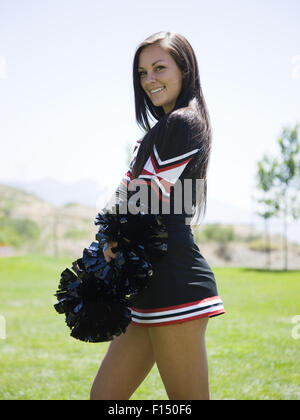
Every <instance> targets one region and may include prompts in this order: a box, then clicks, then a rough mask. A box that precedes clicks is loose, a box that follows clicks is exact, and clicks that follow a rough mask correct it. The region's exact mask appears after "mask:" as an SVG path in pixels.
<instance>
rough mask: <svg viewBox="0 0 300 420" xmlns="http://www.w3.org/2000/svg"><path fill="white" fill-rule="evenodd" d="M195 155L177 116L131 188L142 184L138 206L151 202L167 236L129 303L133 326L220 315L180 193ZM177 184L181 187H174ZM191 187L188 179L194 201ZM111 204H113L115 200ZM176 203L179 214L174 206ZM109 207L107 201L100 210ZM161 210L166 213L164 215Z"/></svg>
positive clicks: (126, 182)
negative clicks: (141, 200)
mask: <svg viewBox="0 0 300 420" xmlns="http://www.w3.org/2000/svg"><path fill="white" fill-rule="evenodd" d="M169 130H170V129H169ZM164 140H165V141H164ZM142 141H143V140H138V141H137V143H136V145H135V147H134V150H133V154H132V157H131V160H130V164H129V169H128V170H127V172H126V173H125V175H124V177H123V179H122V181H121V183H120V185H119V187H118V189H117V191H118V194H120V191H122V190H123V192H124V191H125V190H128V188H129V185H130V182H132V181H133V179H132V170H133V166H134V164H135V161H136V158H137V154H138V151H139V148H140V145H141V143H142ZM197 153H201V150H200V148H199V144H198V143H196V142H194V141H193V140H192V136H190V135H189V126H188V124H187V123H186V122H185V120H184V119H182V118H181V119H177V121H176V123H175V124H174V125H173V126H172V132H171V133H170V132H169V133H168V136H167V140H166V139H165V138H160V139H158V141H156V142H155V144H154V146H153V149H152V151H151V153H150V156H149V157H148V159H147V161H146V163H145V165H144V168H143V170H142V171H141V173H140V175H139V176H138V178H136V179H135V180H134V181H135V183H136V185H138V184H139V183H141V185H143V186H146V187H147V188H148V200H149V201H148V202H147V204H145V203H143V205H144V210H146V213H147V212H149V213H151V206H152V207H153V203H154V204H155V205H154V207H155V206H157V208H158V209H159V213H160V214H162V216H161V217H162V220H163V223H164V224H165V226H166V227H167V232H168V248H167V253H166V255H164V256H163V257H162V258H161V259H160V260H159V261H154V262H153V276H152V277H151V279H150V282H149V285H148V287H146V288H145V289H143V290H142V291H141V292H139V293H138V294H137V295H135V296H134V297H133V298H131V299H130V301H129V302H130V305H129V306H128V308H129V309H130V311H131V322H132V324H134V325H139V326H145V327H155V326H162V325H169V324H176V323H182V322H187V321H190V320H193V319H197V318H202V317H214V316H216V315H220V314H223V313H224V312H225V310H224V306H223V302H222V299H221V298H220V297H219V295H218V291H217V285H216V279H215V276H214V273H213V271H212V269H211V267H210V266H209V264H208V263H207V261H206V260H205V258H204V256H203V255H202V254H201V252H200V249H199V247H198V246H197V244H196V243H195V240H194V235H193V232H192V229H191V225H190V221H191V216H193V214H194V213H193V212H194V207H193V206H192V207H191V211H186V209H185V207H184V194H185V189H186V186H187V185H188V186H189V187H190V186H191V184H188V183H185V179H187V176H186V173H187V169H188V168H189V167H190V165H193V159H194V158H195V156H196V154H197ZM179 184H180V185H181V189H178V188H177V186H178V185H179ZM176 188H177V189H176ZM195 188H196V187H195V179H193V180H192V202H193V203H194V201H193V200H194V196H195V191H196V189H195ZM176 191H177V192H176ZM178 191H180V197H181V198H180V200H179V201H178V194H177V193H178ZM176 194H177V195H176ZM175 196H176V197H177V201H175ZM150 197H151V200H150ZM111 200H112V202H115V198H112V199H111ZM180 202H181V204H182V207H181V212H179V211H178V209H177V210H176V206H175V203H177V204H176V205H178V203H180ZM150 203H151V204H150ZM109 206H110V204H109V203H108V204H107V205H106V207H105V208H104V210H107V208H108V207H109ZM179 207H180V206H179ZM163 208H165V209H166V208H167V211H165V212H164V211H163V210H162V209H163ZM179 210H180V209H179ZM152 213H153V211H152Z"/></svg>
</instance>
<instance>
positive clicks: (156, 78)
mask: <svg viewBox="0 0 300 420" xmlns="http://www.w3.org/2000/svg"><path fill="white" fill-rule="evenodd" d="M138 73H139V76H140V82H141V86H142V88H143V89H144V91H145V92H146V95H148V97H149V98H150V99H151V101H152V103H153V105H154V106H161V107H163V110H164V111H165V114H167V113H168V112H170V111H171V110H172V109H173V108H174V106H175V103H176V100H177V98H178V96H179V94H180V92H181V86H182V72H181V70H180V68H179V67H178V66H177V64H176V61H175V60H174V59H173V57H172V56H171V55H170V54H169V53H168V52H167V51H165V50H164V49H163V48H161V47H160V46H159V45H157V44H155V45H149V46H148V47H145V48H144V49H143V50H142V51H141V53H140V55H139V63H138ZM157 89H159V90H158V91H157V92H154V91H156V90H157Z"/></svg>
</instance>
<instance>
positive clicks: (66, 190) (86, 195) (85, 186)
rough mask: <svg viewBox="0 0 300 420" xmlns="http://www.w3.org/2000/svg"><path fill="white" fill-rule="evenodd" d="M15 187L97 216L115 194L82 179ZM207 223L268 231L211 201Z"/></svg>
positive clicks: (247, 215) (294, 234) (291, 230)
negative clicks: (72, 204)
mask: <svg viewBox="0 0 300 420" xmlns="http://www.w3.org/2000/svg"><path fill="white" fill-rule="evenodd" d="M10 185H11V186H14V187H18V188H21V189H22V190H24V191H27V192H28V193H29V194H33V195H35V196H36V197H39V198H40V199H42V200H45V201H47V202H48V203H51V204H53V205H55V206H62V205H64V204H66V203H78V204H80V205H82V206H88V207H90V208H93V209H94V213H95V212H97V211H98V210H100V209H101V208H102V206H104V205H105V204H106V203H107V201H108V200H109V199H110V198H111V195H112V193H113V191H112V189H111V187H107V186H104V185H100V184H98V183H97V182H96V181H95V180H94V179H88V178H85V179H81V180H79V181H77V182H73V183H69V184H66V183H63V182H60V181H58V180H56V179H54V178H51V177H45V178H41V179H37V180H34V181H31V182H26V181H22V180H18V181H11V182H10ZM205 223H226V224H249V225H253V226H255V227H256V228H257V229H260V230H262V231H263V230H264V225H263V220H262V219H260V218H259V217H258V216H256V215H255V214H253V213H251V211H250V209H249V211H247V210H244V209H241V208H239V207H236V206H234V205H231V204H228V203H226V202H221V201H218V200H215V199H210V200H209V201H208V203H207V211H206V216H205V219H204V224H205ZM270 232H271V233H282V221H281V220H278V219H277V220H276V219H272V220H271V222H270ZM288 238H289V240H290V241H293V242H297V243H300V221H297V222H292V223H290V224H289V227H288Z"/></svg>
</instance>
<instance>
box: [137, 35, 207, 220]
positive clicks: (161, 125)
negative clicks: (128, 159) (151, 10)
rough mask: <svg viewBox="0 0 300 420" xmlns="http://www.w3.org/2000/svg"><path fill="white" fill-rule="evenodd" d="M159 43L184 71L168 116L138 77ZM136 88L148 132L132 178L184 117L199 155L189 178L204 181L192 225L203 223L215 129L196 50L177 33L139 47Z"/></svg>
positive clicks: (140, 119) (139, 121)
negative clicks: (146, 54) (144, 58)
mask: <svg viewBox="0 0 300 420" xmlns="http://www.w3.org/2000/svg"><path fill="white" fill-rule="evenodd" d="M154 44H158V45H159V46H160V47H161V48H163V49H164V50H165V51H167V52H168V53H169V54H170V55H171V56H172V58H173V59H174V60H175V62H176V64H177V66H178V67H179V68H180V69H181V71H182V75H183V79H182V89H181V92H180V94H179V96H178V98H177V101H176V104H175V106H174V108H173V109H172V110H171V111H170V112H169V113H167V114H165V112H164V109H163V107H161V106H158V107H156V106H154V105H153V104H152V102H151V100H150V98H149V97H148V96H147V95H146V93H145V91H144V90H143V88H142V86H141V83H140V76H139V74H138V65H139V55H140V53H141V51H142V50H143V49H144V48H145V47H147V46H149V45H154ZM133 85H134V96H135V114H136V120H137V124H138V125H139V126H140V127H141V128H142V129H143V130H144V131H145V133H146V134H145V135H144V137H143V141H142V143H141V145H140V148H139V151H138V155H137V158H136V162H135V165H134V168H133V172H132V179H135V178H137V177H138V176H139V174H140V173H141V171H142V169H143V167H144V165H145V163H146V161H147V159H148V157H149V155H150V152H151V150H152V148H153V145H154V144H155V141H156V139H158V138H160V136H163V135H164V133H165V131H166V127H167V126H168V124H169V122H170V120H172V119H174V118H176V116H177V115H178V116H179V115H180V117H181V118H182V116H183V117H184V119H185V120H186V121H188V122H189V123H190V124H189V125H190V127H191V129H192V136H193V138H194V140H195V139H196V141H197V143H198V147H199V148H200V150H199V152H198V153H197V154H196V155H195V157H194V159H193V160H192V161H191V162H193V165H191V166H189V165H188V167H187V168H186V172H185V175H189V176H190V177H193V178H195V179H202V184H201V191H199V192H198V199H197V203H196V208H195V216H194V218H193V220H192V222H191V225H196V224H199V223H200V218H201V216H202V218H203V217H204V216H205V213H206V201H207V179H206V174H207V168H208V162H209V156H210V148H211V138H212V130H211V123H210V118H209V113H208V110H207V106H206V102H205V100H204V96H203V92H202V88H201V84H200V76H199V69H198V63H197V59H196V56H195V53H194V50H193V48H192V46H191V45H190V43H189V42H188V41H187V39H186V38H185V37H184V36H182V35H180V34H178V33H174V32H163V31H162V32H157V33H155V34H153V35H151V36H149V37H148V38H146V39H145V40H144V41H143V42H141V43H140V44H139V46H138V47H137V49H136V52H135V55H134V60H133ZM149 115H150V116H153V117H154V118H155V119H156V120H158V123H157V124H155V125H154V127H151V126H150V123H149V119H148V116H149Z"/></svg>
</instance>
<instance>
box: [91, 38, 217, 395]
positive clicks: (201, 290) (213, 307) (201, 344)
mask: <svg viewBox="0 0 300 420" xmlns="http://www.w3.org/2000/svg"><path fill="white" fill-rule="evenodd" d="M133 84H134V92H135V110H136V120H137V123H138V124H139V125H140V126H141V127H142V128H143V129H144V131H145V135H144V136H143V138H142V139H141V140H138V141H137V143H136V145H135V148H134V151H133V155H132V159H131V162H130V165H129V169H128V171H127V172H126V174H125V176H124V178H123V179H122V181H121V184H122V185H123V186H124V185H127V186H128V185H129V184H130V183H131V182H132V181H138V182H142V181H143V183H144V184H146V185H147V186H148V188H149V191H150V192H151V193H152V196H154V197H156V198H157V200H158V204H159V214H161V215H162V220H163V223H164V225H165V226H166V229H167V233H168V251H167V254H166V255H165V256H164V257H163V258H162V260H161V261H159V262H153V271H154V274H153V276H152V277H151V280H150V284H149V286H148V287H147V288H145V289H143V290H142V291H141V292H139V293H138V294H137V295H135V296H134V297H133V298H132V299H131V301H130V306H129V308H130V310H131V323H130V324H129V326H128V328H127V330H126V332H125V333H124V334H121V335H120V336H118V337H116V338H114V339H113V341H112V342H111V343H110V346H109V348H108V350H107V353H106V355H105V357H104V359H103V361H102V363H101V365H100V368H99V370H98V373H97V375H96V378H95V380H94V383H93V386H92V390H91V399H129V398H130V397H131V395H132V394H133V393H134V392H135V390H136V389H137V387H138V386H139V385H140V384H141V382H142V381H143V380H144V379H145V377H146V376H147V374H148V373H149V371H150V370H151V368H152V367H153V365H154V363H156V364H157V367H158V369H159V372H160V375H161V378H162V381H163V384H164V386H165V389H166V392H167V394H168V397H169V399H177V400H180V399H182V400H184V399H185V400H186V399H188V400H192V399H209V380H208V365H207V357H206V346H205V332H206V327H207V323H208V319H209V318H210V317H214V316H217V315H220V314H222V313H224V312H225V310H224V307H223V302H222V300H221V298H220V297H219V296H218V291H217V285H216V280H215V277H214V273H213V271H212V269H211V267H210V266H209V265H208V263H207V261H206V260H205V258H204V257H203V255H202V254H201V253H200V250H199V248H198V246H197V244H196V243H195V241H194V236H193V232H192V230H191V225H193V224H198V223H199V220H200V215H202V216H204V214H205V210H206V192H207V183H206V181H207V180H206V174H207V166H208V161H209V155H210V146H211V126H210V120H209V114H208V111H207V107H206V104H205V100H204V97H203V93H202V89H201V85H200V77H199V71H198V65H197V60H196V57H195V54H194V51H193V49H192V47H191V45H190V44H189V42H188V41H187V40H186V38H185V37H183V36H182V35H180V34H177V33H171V32H159V33H156V34H154V35H152V36H150V37H148V38H147V39H146V40H145V41H143V42H142V43H141V44H140V45H139V46H138V48H137V50H136V52H135V56H134V60H133ZM149 114H151V115H152V116H153V117H154V118H155V119H156V120H157V123H156V124H155V125H154V126H153V127H151V126H150V123H149V120H148V115H149ZM199 179H200V180H201V181H202V183H201V191H200V193H199V191H198V190H197V183H196V182H195V181H196V180H199ZM186 180H191V181H192V184H191V185H192V197H191V201H192V206H191V211H190V212H189V211H187V209H186V207H184V208H183V207H182V211H181V212H180V213H178V212H177V211H175V207H176V206H177V205H178V196H177V198H176V197H175V194H174V190H175V189H176V186H177V185H178V184H179V183H182V182H183V181H186ZM184 185H185V184H184ZM183 190H184V188H182V193H184V191H183ZM181 198H182V197H181ZM176 200H177V202H176ZM166 203H167V204H168V205H169V212H168V213H167V214H165V213H164V212H162V208H163V206H164V205H165V204H166ZM147 205H148V203H144V206H146V207H147ZM148 210H149V213H151V210H152V207H151V208H150V206H149V208H148ZM191 217H192V218H193V219H192V222H191V221H190V220H191ZM187 220H188V223H187ZM195 221H196V223H195ZM116 245H117V244H116V243H113V242H108V246H106V247H105V250H104V251H103V253H104V256H105V259H106V260H107V261H110V260H111V259H113V258H115V257H116V254H114V253H113V252H112V248H113V247H114V246H116Z"/></svg>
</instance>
